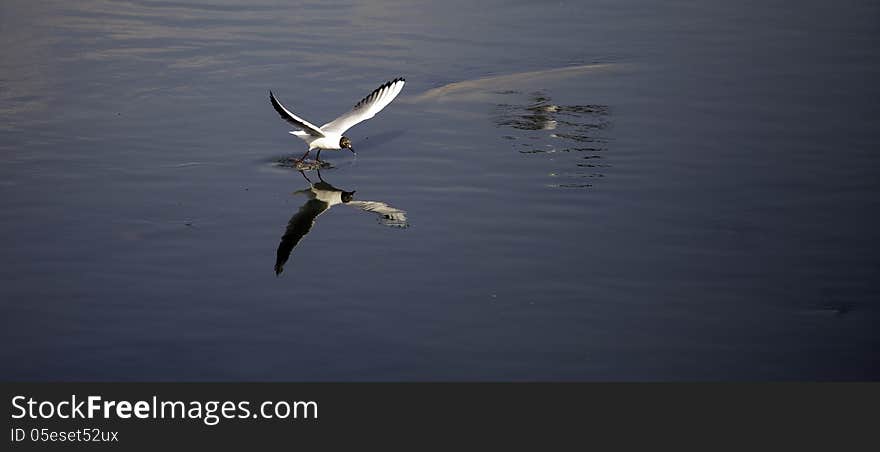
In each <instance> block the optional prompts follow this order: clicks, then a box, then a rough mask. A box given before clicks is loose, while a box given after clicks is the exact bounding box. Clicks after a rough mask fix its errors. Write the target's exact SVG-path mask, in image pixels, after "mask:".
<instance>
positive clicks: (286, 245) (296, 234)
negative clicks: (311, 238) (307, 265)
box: [275, 199, 327, 276]
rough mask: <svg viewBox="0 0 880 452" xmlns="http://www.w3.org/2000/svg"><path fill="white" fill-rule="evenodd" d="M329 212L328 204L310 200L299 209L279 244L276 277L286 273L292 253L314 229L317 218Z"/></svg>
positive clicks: (288, 224) (291, 218)
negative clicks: (286, 266) (285, 268)
mask: <svg viewBox="0 0 880 452" xmlns="http://www.w3.org/2000/svg"><path fill="white" fill-rule="evenodd" d="M325 210H327V203H326V202H324V201H318V200H317V199H310V200H308V201H306V203H305V204H303V205H302V207H300V208H299V211H297V212H296V213H295V214H293V216H292V217H290V221H289V222H288V223H287V230H285V231H284V235H283V236H282V237H281V243H279V244H278V255H277V257H276V258H275V275H276V276H277V275H280V274H281V272H283V271H284V264H285V263H286V262H287V259H288V258H289V257H290V252H291V251H293V248H294V247H295V246H296V244H297V243H299V241H300V239H302V238H303V237H305V235H306V234H308V233H309V230H310V229H312V225H313V224H314V223H315V218H317V217H318V215H320V214H321V213H323V212H324V211H325Z"/></svg>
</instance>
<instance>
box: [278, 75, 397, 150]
mask: <svg viewBox="0 0 880 452" xmlns="http://www.w3.org/2000/svg"><path fill="white" fill-rule="evenodd" d="M404 83H406V80H404V79H403V77H400V78H396V79H394V80H391V81H389V82H385V83H384V84H382V86H380V87H378V88H376V90H375V91H373V92H372V93H370V95H369V96H367V97H365V98H363V99H361V101H360V102H358V103H357V104H355V106H354V108H352V109H351V111H349V112H348V113H345V114H344V115H342V116H340V117H338V118H336V119H334V120H333V121H330V122H328V123H327V124H324V125H323V126H321V127H318V126H316V125H314V124H312V123H310V122H308V121H306V120H305V119H302V118H300V117H299V116H297V115H295V114H293V113H292V112H291V111H290V110H288V109H286V108H284V106H283V105H281V102H278V99H276V98H275V95H274V94H272V91H269V100H270V101H271V102H272V106H273V107H275V111H277V112H278V114H279V115H281V118H282V119H284V120H285V121H287V122H289V123H291V124H293V125H295V126H297V127H299V128H300V129H302V130H294V131H291V132H290V133H291V134H293V135H296V136H298V137H300V138H302V139H303V140H304V141H305V142H306V143H308V145H309V149H308V150H307V151H306V153H305V154H304V155H303V156H302V158H301V159H300V161H302V160H304V159H305V158H306V157H308V155H309V152H311V150H312V149H317V150H318V155H317V156H316V157H315V159H316V160H318V161H320V158H321V150H323V149H333V150H339V149H348V150H350V151H351V152H352V153H354V148H352V145H351V139H350V138H348V137H347V136H344V135H342V134H343V133H345V131H346V130H348V129H350V128H351V127H352V126H354V125H355V124H358V123H359V122H361V121H366V120H367V119H370V118H372V117H373V116H376V113H379V112H380V111H382V109H383V108H385V107H386V106H387V105H388V104H390V103H391V101H392V100H394V98H395V97H397V95H398V94H400V91H401V90H402V89H403V85H404Z"/></svg>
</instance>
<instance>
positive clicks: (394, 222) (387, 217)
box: [348, 201, 409, 228]
mask: <svg viewBox="0 0 880 452" xmlns="http://www.w3.org/2000/svg"><path fill="white" fill-rule="evenodd" d="M348 205H350V206H354V207H357V208H358V209H361V210H364V211H366V212H373V213H375V214H377V215H379V222H380V223H382V224H384V225H385V226H391V227H395V228H405V227H407V226H409V223H407V222H406V211H404V210H400V209H395V208H394V207H391V206H389V205H388V204H385V203H384V202H378V201H351V202H349V203H348Z"/></svg>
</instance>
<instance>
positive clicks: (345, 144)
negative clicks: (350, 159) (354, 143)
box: [339, 136, 356, 154]
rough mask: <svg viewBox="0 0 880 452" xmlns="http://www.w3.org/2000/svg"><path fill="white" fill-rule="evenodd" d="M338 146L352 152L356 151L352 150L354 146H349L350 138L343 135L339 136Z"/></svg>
mask: <svg viewBox="0 0 880 452" xmlns="http://www.w3.org/2000/svg"><path fill="white" fill-rule="evenodd" d="M339 147H340V148H342V149H348V150H349V151H351V153H352V154H356V152H354V148H352V147H351V138H349V137H345V136H344V137H342V138H340V139H339Z"/></svg>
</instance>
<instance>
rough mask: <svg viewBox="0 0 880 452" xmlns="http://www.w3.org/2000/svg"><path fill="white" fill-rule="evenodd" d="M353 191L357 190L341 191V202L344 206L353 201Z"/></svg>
mask: <svg viewBox="0 0 880 452" xmlns="http://www.w3.org/2000/svg"><path fill="white" fill-rule="evenodd" d="M355 191H357V190H354V191H345V190H343V191H342V202H343V203H344V204H347V203H349V202H351V200H352V199H354V194H355Z"/></svg>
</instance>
